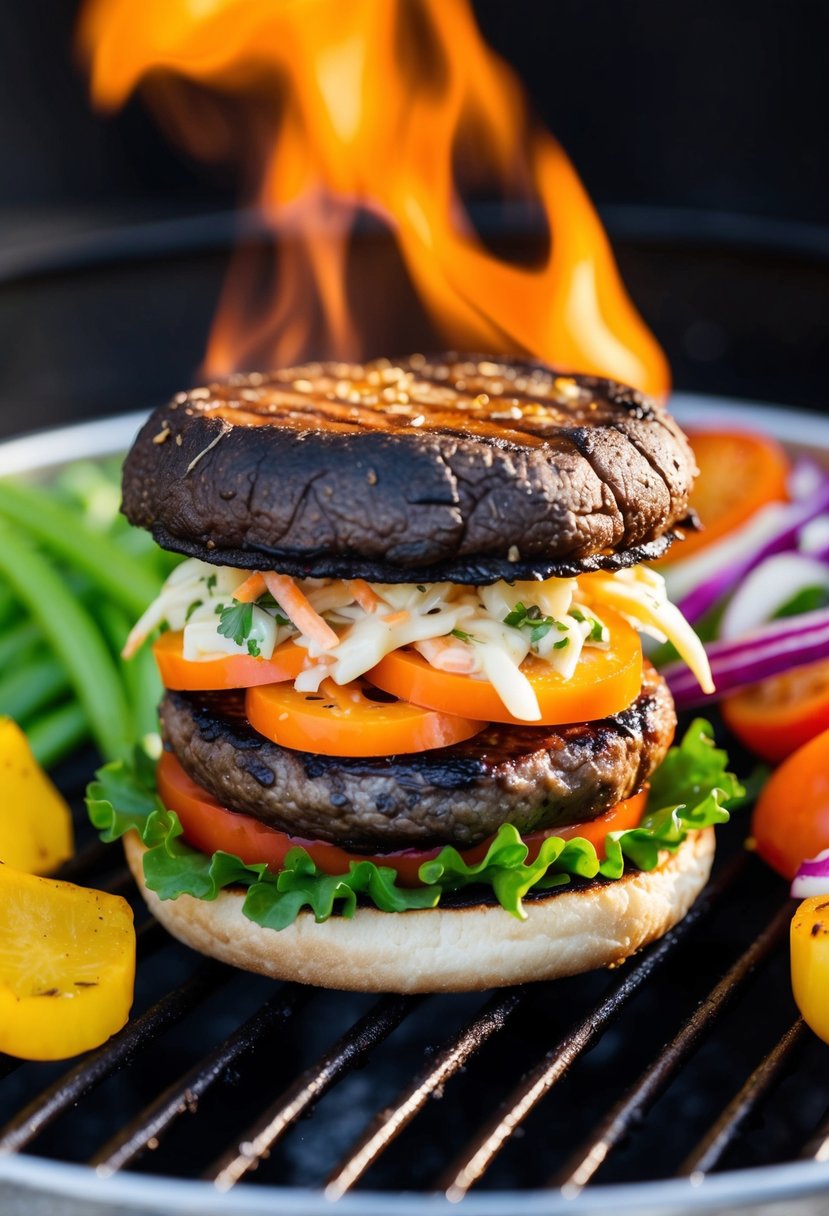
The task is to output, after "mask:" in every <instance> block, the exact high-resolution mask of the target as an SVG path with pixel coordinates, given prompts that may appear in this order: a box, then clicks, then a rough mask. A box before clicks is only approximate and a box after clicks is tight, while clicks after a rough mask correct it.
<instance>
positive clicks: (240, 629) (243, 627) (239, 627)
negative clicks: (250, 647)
mask: <svg viewBox="0 0 829 1216" xmlns="http://www.w3.org/2000/svg"><path fill="white" fill-rule="evenodd" d="M252 625H253V604H237V603H233V604H229V605H228V606H227V607H226V608H224V607H223V608H222V610H221V614H220V616H219V624H218V627H217V628H218V631H219V633H220V634H221V635H222V637H223V638H232V640H233V641H234V642H235V643H236V645H237V646H244V645H245V643H246V642H247V640H248V635H249V634H250V631H251V627H252Z"/></svg>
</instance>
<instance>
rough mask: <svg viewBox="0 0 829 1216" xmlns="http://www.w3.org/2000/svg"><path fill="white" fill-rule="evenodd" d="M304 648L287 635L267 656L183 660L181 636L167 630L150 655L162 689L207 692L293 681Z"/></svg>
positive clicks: (305, 655) (235, 655) (223, 656)
mask: <svg viewBox="0 0 829 1216" xmlns="http://www.w3.org/2000/svg"><path fill="white" fill-rule="evenodd" d="M307 653H308V652H307V651H306V650H304V649H303V647H302V646H296V645H295V644H294V643H293V642H292V641H291V640H290V638H289V639H288V641H287V642H283V643H282V645H281V646H277V648H276V650H274V652H273V655H272V656H271V657H270V658H269V659H262V658H254V656H253V655H250V654H227V655H222V656H221V657H220V658H216V659H199V660H198V661H193V660H190V659H185V657H184V655H183V654H182V635H181V633H173V632H172V631H169V632H167V633H162V635H161V637H160V638H158V639H157V640H156V641H155V642H153V655H154V656H155V661H156V664H157V666H158V670H159V674H160V675H161V683H162V684H163V685H164V687H165V688H172V689H174V690H176V691H188V690H189V691H191V692H206V691H208V690H210V689H221V688H252V687H253V686H254V685H255V684H276V683H279V682H281V681H283V680H295V679H296V677H297V676H298V675H299V673H300V672H301V671H302V665H303V663H304V662H305V659H306V658H307Z"/></svg>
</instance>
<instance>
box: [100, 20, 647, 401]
mask: <svg viewBox="0 0 829 1216" xmlns="http://www.w3.org/2000/svg"><path fill="white" fill-rule="evenodd" d="M79 41H80V47H81V50H82V52H83V54H84V56H85V58H86V59H87V60H88V62H89V65H90V71H91V80H92V93H93V97H94V99H95V100H96V102H97V103H98V104H99V105H101V106H102V107H104V108H107V109H114V108H116V107H117V106H119V105H121V104H122V103H123V102H124V101H125V100H126V98H127V97H128V96H129V95H130V94H131V93H132V92H133V90H134V89H135V88H136V87H137V86H138V85H139V83H142V82H143V83H144V85H145V89H146V91H147V94H148V96H149V97H150V99H151V100H154V101H155V103H156V105H157V106H158V105H159V104H161V108H162V109H163V110H164V112H165V113H166V115H167V117H168V118H170V119H172V121H173V123H174V126H175V129H176V131H177V132H178V133H179V135H180V136H181V137H183V139H184V142H185V144H186V146H187V147H188V149H189V150H190V151H191V152H194V153H195V154H196V155H200V156H203V157H204V156H219V157H221V156H227V155H228V154H233V153H234V152H235V149H236V147H237V146H239V147H240V148H241V150H242V152H243V153H244V155H245V156H246V157H247V159H248V166H247V167H248V168H250V167H251V161H252V162H253V166H252V167H253V168H254V170H255V178H254V188H253V198H254V200H255V201H256V203H257V205H258V206H259V207H261V209H262V213H263V214H264V215H265V216H266V217H267V219H268V222H269V223H270V224H272V225H273V227H274V230H275V232H276V233H277V234H278V235H280V236H281V237H282V238H283V239H282V240H281V242H280V254H279V265H278V273H275V274H273V275H272V279H273V284H272V286H274V287H275V290H273V292H272V297H273V298H272V300H271V301H270V304H269V306H268V307H266V308H264V309H263V308H262V307H261V304H260V296H261V282H262V278H263V275H264V273H265V268H264V267H263V264H262V257H261V253H260V254H258V255H256V256H252V255H251V253H250V251H248V253H247V254H245V253H242V252H240V253H238V254H237V256H236V258H235V260H234V262H233V263H232V265H231V270H230V273H229V275H228V279H227V282H226V284H225V288H224V290H223V294H222V298H221V300H220V305H219V310H218V314H217V318H216V321H215V323H214V327H213V332H212V334H211V337H210V341H209V346H208V352H207V358H206V367H207V370H208V372H209V373H210V374H214V375H223V374H226V373H228V372H230V371H232V370H235V369H236V368H239V367H243V366H250V365H254V364H256V363H259V364H261V363H263V362H264V363H270V364H273V365H285V364H291V363H294V362H297V361H298V360H300V359H301V358H303V357H308V356H312V357H321V356H329V357H330V356H333V357H335V358H343V359H348V358H356V357H359V356H360V355H361V354H362V349H361V336H362V335H359V334H357V333H356V332H355V324H354V310H353V308H352V307H350V305H349V298H348V290H349V289H348V281H349V280H348V275H347V273H346V270H347V263H348V255H349V249H350V238H351V231H352V228H353V224H354V221H355V219H356V217H357V215H358V213H359V210H360V209H363V210H367V211H370V212H372V213H373V214H375V215H376V216H379V217H380V218H381V219H382V220H383V222H384V223H386V224H387V225H388V226H389V227H390V228H391V229H392V230H393V232H394V233H395V237H396V240H397V243H398V247H399V250H400V253H401V255H402V258H403V260H404V262H405V265H406V268H407V271H408V274H409V277H410V279H411V280H412V282H413V284H414V286H415V288H416V289H417V291H418V293H419V295H420V297H421V299H422V301H423V303H424V304H425V306H426V308H427V309H428V311H429V313H430V315H431V317H432V318H433V321H434V323H435V325H436V327H437V329H438V331H439V332H440V334H441V336H442V338H443V339H444V340H445V341H446V342H447V343H448V344H449V345H451V346H453V347H456V348H460V349H471V350H488V351H492V352H496V353H504V352H507V353H509V352H511V353H516V352H523V353H529V354H531V355H533V356H537V357H539V358H542V359H545V360H547V361H549V362H551V363H553V364H555V365H556V366H558V367H562V368H566V369H570V370H576V371H585V372H594V373H599V374H604V375H610V376H612V377H614V378H616V379H618V380H622V381H624V382H626V383H629V384H633V385H636V386H637V387H640V388H642V389H644V390H645V391H648V392H651V393H655V394H658V395H662V394H664V393H665V392H666V391H667V388H668V370H667V365H666V362H665V358H664V356H663V354H662V352H661V350H660V349H659V347H658V345H657V343H656V341H655V340H654V338H653V337H652V335H651V334H650V333H649V332H648V330H647V329H646V327H645V325H644V324H643V322H642V321H641V319H640V318H639V316H638V314H637V313H636V311H635V309H634V307H633V305H632V303H631V301H630V299H629V298H628V296H627V294H626V292H625V289H624V287H623V285H622V283H621V280H620V278H619V274H618V271H617V269H616V265H615V263H614V260H613V255H612V253H611V251H610V247H609V244H608V241H607V238H606V236H605V234H604V231H603V230H602V227H601V224H600V222H599V219H598V217H597V215H596V213H595V211H594V210H593V207H592V206H591V204H590V201H589V199H588V198H587V195H586V194H585V192H584V190H583V188H582V186H581V183H580V182H579V180H578V177H577V176H576V173H575V171H574V170H573V167H572V166H571V164H570V162H569V160H568V159H567V157H566V155H565V154H564V152H563V151H562V149H561V148H560V147H559V145H558V144H557V143H556V142H555V141H554V140H553V139H552V137H551V136H550V135H548V134H547V133H546V132H545V131H542V130H540V129H539V128H538V126H537V125H535V124H534V123H533V120H532V117H531V115H530V114H529V112H528V108H527V104H526V102H525V99H524V96H523V93H522V91H521V87H520V85H519V83H518V81H517V80H516V78H515V76H514V74H513V73H512V71H511V70H510V69H509V68H508V67H507V65H506V64H505V63H503V62H502V60H500V59H499V58H498V57H497V56H496V55H495V54H493V53H492V51H491V50H490V49H489V48H488V47H487V46H486V44H485V43H484V41H483V39H482V37H481V35H480V32H479V31H478V29H477V27H476V24H475V21H474V17H473V14H472V11H471V8H470V5H469V3H468V0H87V4H86V7H85V8H84V10H83V13H82V19H81V25H80V29H79ZM182 78H184V79H182ZM188 82H189V85H188ZM194 86H196V87H194ZM206 89H207V90H210V93H211V94H213V95H215V94H216V93H218V94H219V95H220V99H221V104H220V105H219V106H218V107H216V106H215V105H214V106H213V108H212V110H210V111H208V109H207V108H206V105H205V100H206V96H207V94H206V91H205V90H206ZM208 118H209V119H210V120H211V121H210V122H209V123H208V121H207V120H208ZM493 187H495V189H496V191H497V193H498V195H499V196H501V197H505V198H510V199H520V200H524V201H529V202H538V203H539V204H540V205H541V208H542V210H543V213H544V215H545V216H546V219H547V223H548V226H549V231H550V239H549V249H548V252H547V254H546V256H545V257H544V258H543V260H542V261H541V263H540V264H537V265H532V266H526V265H516V264H514V263H511V262H508V261H504V260H502V259H499V258H498V257H497V256H496V255H495V254H494V253H493V252H492V251H491V250H489V249H488V248H487V247H486V245H485V244H484V242H483V241H482V240H481V238H480V236H479V235H478V233H477V232H476V230H475V227H474V225H473V223H472V220H471V218H470V214H469V211H468V208H467V206H466V204H465V202H464V193H463V192H464V190H466V191H467V194H468V192H469V190H470V189H476V190H478V191H480V190H481V189H482V188H488V189H490V190H491V189H492V188H493ZM288 232H290V240H288V239H286V238H285V234H286V233H288ZM384 307H386V305H384V301H383V300H382V299H379V300H378V301H377V309H378V310H382V309H383V308H384ZM404 345H405V343H404Z"/></svg>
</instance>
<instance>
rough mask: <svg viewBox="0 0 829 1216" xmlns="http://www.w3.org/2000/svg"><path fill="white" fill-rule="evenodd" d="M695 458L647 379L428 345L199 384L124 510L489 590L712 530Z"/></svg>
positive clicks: (262, 545)
mask: <svg viewBox="0 0 829 1216" xmlns="http://www.w3.org/2000/svg"><path fill="white" fill-rule="evenodd" d="M694 470H695V466H694V459H693V455H692V453H691V449H690V447H689V446H688V443H687V441H686V439H685V437H684V436H683V434H682V432H681V431H680V430H679V428H678V426H677V425H676V423H675V422H674V421H673V419H672V418H670V417H669V415H668V414H667V413H666V412H665V411H664V410H663V409H662V407H661V406H660V405H658V404H657V403H656V402H654V401H651V400H650V399H648V398H647V397H645V396H643V394H642V393H640V392H637V391H636V390H635V389H632V388H627V387H625V386H623V385H620V384H616V383H615V382H614V381H611V380H605V379H601V378H599V377H596V376H583V375H566V374H562V373H559V372H556V371H555V370H554V369H553V368H550V367H548V366H546V365H545V364H541V363H531V362H522V361H516V360H506V359H495V358H492V357H486V356H465V357H459V356H457V355H443V356H440V357H438V358H435V359H427V358H425V357H424V356H422V355H421V356H412V357H411V358H409V359H404V360H402V361H401V362H400V363H398V364H391V363H390V362H389V360H377V361H376V362H374V363H368V364H344V363H315V364H309V365H306V366H303V367H294V368H288V369H286V370H282V371H278V372H273V373H270V374H268V375H262V374H259V373H256V374H253V375H249V376H234V377H232V378H231V379H230V380H229V381H227V382H225V383H221V384H212V385H210V386H208V387H205V388H198V389H193V390H192V391H191V392H189V393H180V394H179V395H178V396H177V397H176V398H175V399H174V400H173V401H172V402H170V404H169V405H166V406H163V407H161V408H160V409H159V410H156V411H155V413H154V414H153V415H152V416H151V417H150V419H149V421H148V422H147V423H146V425H145V426H144V428H143V429H142V431H141V433H140V435H139V436H138V438H137V440H136V442H135V444H134V446H133V448H132V450H131V452H130V454H129V456H128V457H127V460H126V464H125V466H124V486H123V492H124V511H125V513H126V515H127V518H128V519H129V520H130V522H131V523H134V524H138V525H140V526H141V527H145V528H150V529H151V530H152V532H153V534H154V536H155V537H156V539H157V540H158V541H159V543H160V544H161V545H162V546H163V547H164V548H167V549H173V550H175V551H177V552H181V553H186V554H188V555H190V556H193V557H201V558H203V559H205V560H206V561H209V562H214V563H217V564H223V565H231V566H240V567H244V568H246V569H250V570H256V569H273V568H276V569H279V570H281V571H283V572H285V573H289V574H294V575H297V576H314V577H333V578H340V577H344V578H354V577H361V578H368V579H370V580H372V581H379V582H435V581H442V580H448V581H451V582H456V583H481V582H492V581H493V580H495V579H498V578H505V579H512V580H515V579H528V578H533V577H544V578H548V577H551V576H553V575H559V576H560V575H571V574H574V573H578V572H580V571H582V570H589V569H596V568H599V567H602V568H614V567H617V566H619V565H627V564H630V563H631V562H635V561H643V560H646V559H647V558H653V557H657V556H659V555H660V553H662V552H663V551H664V550H665V549H666V548H667V546H668V545H669V544H670V542H671V539H672V536H673V534H674V533H673V530H674V529H677V528H682V527H691V526H693V521H692V520H691V519H690V517H689V508H688V493H689V490H690V486H691V482H692V479H693V475H694Z"/></svg>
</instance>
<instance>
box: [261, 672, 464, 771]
mask: <svg viewBox="0 0 829 1216" xmlns="http://www.w3.org/2000/svg"><path fill="white" fill-rule="evenodd" d="M245 712H246V713H247V716H248V720H249V721H250V724H251V726H252V727H253V728H254V730H258V731H259V733H260V735H264V736H265V737H266V738H267V739H272V740H273V741H274V743H279V744H280V745H281V746H282V747H292V748H296V749H297V750H299V751H303V752H321V753H322V754H323V755H325V756H396V755H401V754H404V753H407V752H426V751H430V750H431V749H432V748H435V747H449V746H451V744H453V743H460V742H461V740H463V739H469V738H471V736H472V735H476V734H477V733H478V731H479V730H481V728H482V725H483V723H481V722H478V721H471V720H470V719H468V718H462V717H458V716H456V715H454V714H447V713H438V712H436V711H435V710H431V709H422V708H421V707H420V706H417V705H410V704H409V703H408V702H407V701H398V700H397V699H396V698H395V697H392V696H389V695H388V694H385V693H383V692H378V690H377V689H376V688H374V687H373V686H372V685H371V684H368V683H366V681H365V680H362V679H360V680H352V681H351V683H349V684H345V685H343V686H342V687H340V686H339V685H338V684H335V683H334V681H333V680H330V679H329V680H323V682H322V684H321V685H320V690H319V692H314V693H311V692H297V690H296V689H295V688H294V687H293V685H292V684H267V685H264V686H262V687H259V688H249V689H248V692H247V695H246V697H245Z"/></svg>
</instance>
